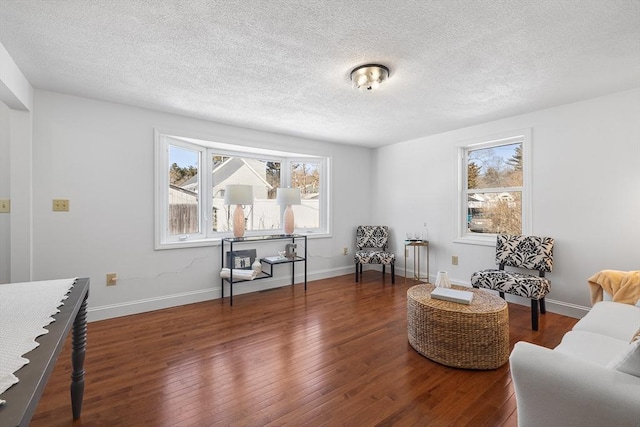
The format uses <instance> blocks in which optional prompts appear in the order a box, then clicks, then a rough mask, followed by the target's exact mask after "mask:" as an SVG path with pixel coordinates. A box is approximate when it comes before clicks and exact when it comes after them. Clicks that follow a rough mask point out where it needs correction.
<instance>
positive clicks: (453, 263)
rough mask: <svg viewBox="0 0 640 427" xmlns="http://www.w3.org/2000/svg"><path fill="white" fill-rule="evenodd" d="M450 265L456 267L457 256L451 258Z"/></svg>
mask: <svg viewBox="0 0 640 427" xmlns="http://www.w3.org/2000/svg"><path fill="white" fill-rule="evenodd" d="M451 265H458V255H452V256H451Z"/></svg>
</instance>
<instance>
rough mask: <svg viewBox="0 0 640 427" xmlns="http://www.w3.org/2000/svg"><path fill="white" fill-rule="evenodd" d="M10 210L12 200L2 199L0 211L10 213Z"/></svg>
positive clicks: (0, 200)
mask: <svg viewBox="0 0 640 427" xmlns="http://www.w3.org/2000/svg"><path fill="white" fill-rule="evenodd" d="M9 212H11V200H9V199H0V213H9Z"/></svg>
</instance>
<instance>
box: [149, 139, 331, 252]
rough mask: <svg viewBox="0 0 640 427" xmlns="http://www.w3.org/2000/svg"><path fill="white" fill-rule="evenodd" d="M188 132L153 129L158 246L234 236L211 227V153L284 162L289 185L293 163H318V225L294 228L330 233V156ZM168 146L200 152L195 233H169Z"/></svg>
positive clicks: (284, 182)
mask: <svg viewBox="0 0 640 427" xmlns="http://www.w3.org/2000/svg"><path fill="white" fill-rule="evenodd" d="M185 135H188V133H187V132H168V131H163V130H161V129H155V130H154V162H155V163H154V164H155V177H154V178H155V182H154V183H155V203H154V205H155V206H154V211H155V227H154V228H155V232H154V234H155V237H154V240H155V244H154V247H155V249H156V250H161V249H172V248H185V247H196V246H212V245H217V244H219V242H220V240H221V239H222V238H225V237H232V236H233V233H232V231H221V232H214V231H213V230H212V227H211V221H212V218H210V217H211V215H210V214H209V213H210V212H211V210H212V206H213V201H212V194H210V192H211V188H212V183H211V174H210V173H202V172H203V171H210V170H211V168H212V158H211V157H212V156H211V154H213V153H215V154H224V155H229V156H235V157H244V158H256V159H260V160H275V161H279V162H281V175H280V185H281V186H282V187H286V186H288V183H289V182H290V180H291V171H290V169H291V164H292V163H317V164H318V169H319V172H320V189H321V191H320V197H319V207H320V208H319V222H320V224H319V227H318V228H313V229H297V228H296V229H295V230H294V233H298V234H306V235H308V236H311V237H320V236H329V235H330V210H329V209H330V206H329V200H330V197H329V196H330V194H329V191H330V187H329V184H330V177H329V174H330V158H329V157H324V156H317V155H306V154H301V153H291V152H285V151H277V150H272V149H265V148H259V147H250V146H246V145H240V144H237V143H223V142H215V141H214V139H213V138H210V137H207V136H197V137H192V136H185ZM169 146H178V147H182V148H186V149H189V150H194V151H197V152H199V156H200V170H199V171H198V195H199V196H198V198H199V203H198V206H199V220H200V231H199V232H198V233H193V234H188V235H187V234H185V235H170V234H169V232H168V221H169V218H168V203H169V201H168V197H169V196H168V194H169V171H168V168H167V167H166V166H167V165H168V164H169ZM280 209H281V212H280V215H281V216H282V214H283V213H284V206H283V207H281V208H280ZM278 232H282V229H280V231H278V230H251V231H247V232H246V233H245V235H247V236H260V235H269V234H274V233H278Z"/></svg>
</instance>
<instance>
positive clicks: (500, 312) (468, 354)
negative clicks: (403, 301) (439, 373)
mask: <svg viewBox="0 0 640 427" xmlns="http://www.w3.org/2000/svg"><path fill="white" fill-rule="evenodd" d="M434 288H435V286H434V285H432V284H423V285H417V286H413V287H411V288H410V289H409V290H408V291H407V331H408V335H409V343H410V344H411V346H412V347H413V348H414V349H416V351H417V352H418V353H420V354H422V355H423V356H426V357H428V358H429V359H431V360H433V361H435V362H438V363H441V364H443V365H447V366H452V367H455V368H466V369H496V368H498V367H500V366H502V365H504V364H505V363H506V362H507V360H508V359H509V311H508V308H507V303H506V301H505V300H503V299H502V298H500V297H498V296H496V295H493V294H491V293H489V292H487V291H484V290H481V289H473V288H466V287H462V286H455V285H454V286H452V289H460V290H465V291H469V292H473V300H472V301H471V304H460V303H456V302H450V301H442V300H438V299H432V298H431V291H432V290H433V289H434Z"/></svg>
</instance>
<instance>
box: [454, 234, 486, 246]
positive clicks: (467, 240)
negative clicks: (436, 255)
mask: <svg viewBox="0 0 640 427" xmlns="http://www.w3.org/2000/svg"><path fill="white" fill-rule="evenodd" d="M453 243H461V244H464V245H476V246H495V245H496V235H495V234H486V235H484V236H462V237H458V238H456V239H454V240H453Z"/></svg>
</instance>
